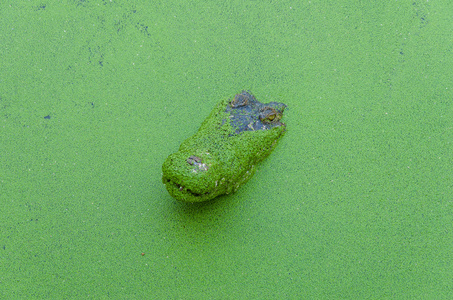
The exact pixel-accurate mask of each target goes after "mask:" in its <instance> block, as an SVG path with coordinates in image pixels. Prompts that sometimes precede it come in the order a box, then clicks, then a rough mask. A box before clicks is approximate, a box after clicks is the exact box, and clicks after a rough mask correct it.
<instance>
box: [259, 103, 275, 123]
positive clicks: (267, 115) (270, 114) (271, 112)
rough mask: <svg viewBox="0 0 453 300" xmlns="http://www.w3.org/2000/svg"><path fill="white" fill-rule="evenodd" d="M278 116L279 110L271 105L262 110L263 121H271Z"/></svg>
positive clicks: (261, 117) (261, 118)
mask: <svg viewBox="0 0 453 300" xmlns="http://www.w3.org/2000/svg"><path fill="white" fill-rule="evenodd" d="M276 117H277V111H276V110H275V109H274V108H272V107H269V106H266V107H264V108H262V109H261V110H260V120H261V122H263V123H270V122H272V121H273V120H274V119H275V118H276Z"/></svg>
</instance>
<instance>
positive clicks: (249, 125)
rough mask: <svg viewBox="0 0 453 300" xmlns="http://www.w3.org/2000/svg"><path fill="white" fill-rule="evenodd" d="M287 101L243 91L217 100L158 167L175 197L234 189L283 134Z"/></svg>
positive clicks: (190, 198) (207, 196)
mask: <svg viewBox="0 0 453 300" xmlns="http://www.w3.org/2000/svg"><path fill="white" fill-rule="evenodd" d="M285 107H286V105H285V104H283V103H278V102H270V103H260V102H259V101H257V100H256V99H255V97H254V96H253V95H252V94H250V93H249V92H246V91H243V92H241V93H240V94H237V95H235V96H234V97H233V99H230V100H228V99H225V100H222V101H220V102H219V103H218V104H217V106H216V107H215V108H214V109H213V110H212V112H211V113H210V115H209V116H208V117H207V118H206V119H205V120H204V121H203V123H202V124H201V126H200V129H198V132H197V133H195V134H194V135H193V136H192V137H190V138H188V139H187V140H185V141H184V142H183V143H182V144H181V146H180V147H179V150H178V152H176V153H173V154H171V155H169V156H168V158H167V159H166V160H165V162H164V164H163V166H162V172H163V176H162V182H163V183H164V184H165V185H166V187H167V190H168V192H169V193H170V195H172V196H173V197H174V198H176V199H177V200H180V201H184V202H202V201H207V200H211V199H213V198H215V197H217V196H220V195H223V194H229V193H233V192H235V191H236V190H237V189H238V188H239V187H240V186H241V185H243V184H244V183H246V182H247V180H249V179H250V178H251V177H252V175H253V174H254V172H255V166H256V164H257V163H258V162H260V161H261V160H263V159H264V158H266V156H268V155H269V154H270V153H271V152H272V150H273V149H274V148H275V146H276V145H277V142H278V140H279V139H280V138H281V137H282V136H283V135H284V133H285V131H286V125H285V124H284V123H282V122H280V119H281V118H282V116H283V110H284V109H285Z"/></svg>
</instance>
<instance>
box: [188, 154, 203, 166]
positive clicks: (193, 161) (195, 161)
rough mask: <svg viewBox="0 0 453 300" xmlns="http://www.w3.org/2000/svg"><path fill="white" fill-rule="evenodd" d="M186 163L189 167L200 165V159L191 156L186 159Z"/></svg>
mask: <svg viewBox="0 0 453 300" xmlns="http://www.w3.org/2000/svg"><path fill="white" fill-rule="evenodd" d="M187 163H188V164H189V165H192V166H193V165H194V164H195V163H201V158H199V157H197V156H195V155H191V156H190V157H189V158H188V159H187Z"/></svg>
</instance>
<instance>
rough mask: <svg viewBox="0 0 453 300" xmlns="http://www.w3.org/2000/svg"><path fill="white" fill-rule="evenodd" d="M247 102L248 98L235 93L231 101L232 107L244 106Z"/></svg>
mask: <svg viewBox="0 0 453 300" xmlns="http://www.w3.org/2000/svg"><path fill="white" fill-rule="evenodd" d="M247 104H248V98H247V97H246V96H245V95H243V94H237V95H235V96H234V99H233V100H232V101H231V106H232V107H240V106H246V105H247Z"/></svg>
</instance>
